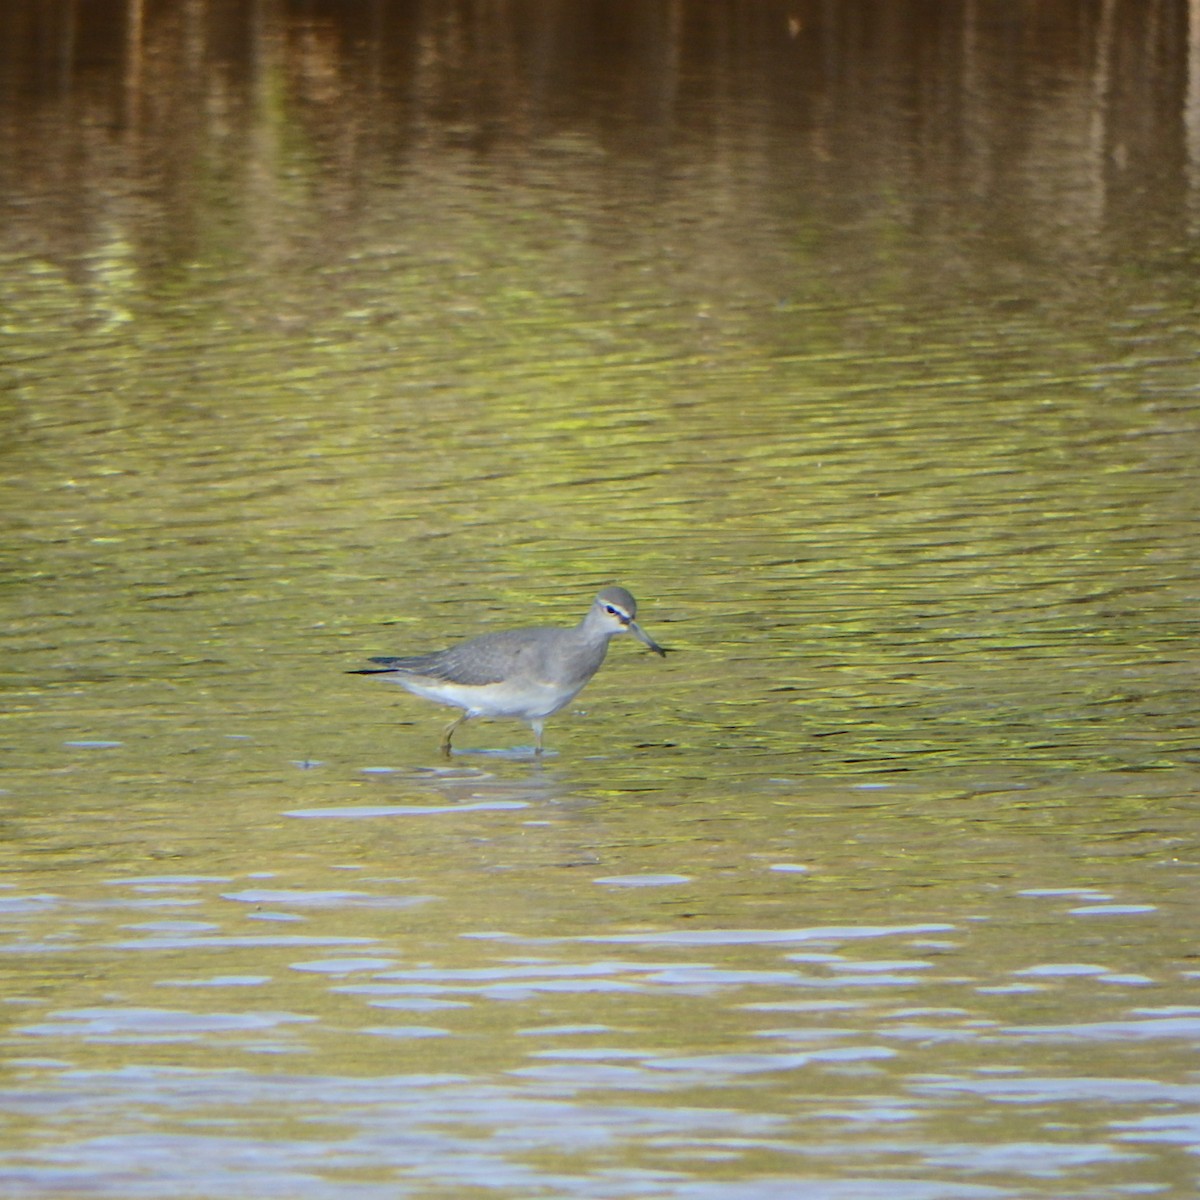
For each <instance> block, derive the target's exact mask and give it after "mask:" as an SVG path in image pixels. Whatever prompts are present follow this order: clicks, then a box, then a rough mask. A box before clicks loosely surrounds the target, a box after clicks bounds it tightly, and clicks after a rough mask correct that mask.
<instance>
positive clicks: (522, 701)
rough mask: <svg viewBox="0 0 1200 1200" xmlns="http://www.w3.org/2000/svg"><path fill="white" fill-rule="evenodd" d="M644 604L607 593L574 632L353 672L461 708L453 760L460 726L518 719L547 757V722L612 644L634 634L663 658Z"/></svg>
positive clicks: (521, 632) (526, 636)
mask: <svg viewBox="0 0 1200 1200" xmlns="http://www.w3.org/2000/svg"><path fill="white" fill-rule="evenodd" d="M636 615H637V601H636V600H635V599H634V598H633V596H632V595H630V593H629V592H627V591H626V590H625V589H624V588H623V587H617V586H615V585H614V586H611V587H606V588H603V589H602V590H601V591H600V592H599V593H598V594H597V596H596V598H595V600H593V601H592V606H591V608H589V609H588V611H587V613H586V614H585V615H584V618H583V620H582V621H580V622H579V624H578V625H575V626H573V627H571V628H566V629H564V628H560V627H548V626H533V627H530V628H525V629H506V630H501V631H499V632H496V633H484V634H481V635H480V636H479V637H473V638H468V639H467V640H466V641H465V642H459V643H457V644H456V645H453V646H451V647H449V648H448V649H446V650H435V651H434V652H433V653H431V654H416V655H411V656H408V657H401V658H371V659H368V661H369V662H372V663H375V664H377V665H376V666H373V667H365V668H361V669H359V670H355V671H350V672H348V673H349V674H351V675H383V676H386V677H387V678H389V679H390V680H392V681H394V682H395V683H398V684H399V685H400V686H401V687H402V688H406V689H407V690H408V691H410V692H412V693H413V694H414V695H416V696H421V697H422V698H424V699H426V700H433V701H435V702H436V703H438V704H446V705H449V706H451V707H453V708H461V709H462V710H463V711H462V715H461V716H459V717H456V718H455V719H454V720H453V721H451V722H450V724H449V725H447V726H446V727H445V729H444V730H443V731H442V741H441V751H442V753H443V754H444V755H446V756H447V757H449V756H450V753H451V747H450V742H451V739H452V738H453V736H454V732H455V730H456V729H458V727H459V726H460V725H462V724H464V723H465V722H467V721H469V720H470V719H471V718H472V717H516V718H518V719H520V720H522V721H525V722H527V723H528V724H529V726H530V728H531V729H532V730H533V736H534V753H535V754H537V755H540V754H541V753H542V749H543V748H542V728H543V726H544V725H545V723H546V718H547V717H551V716H553V715H554V714H555V713H556V712H558V711H559V710H560V709H562V708H565V707H566V706H567V705H568V704H570V703H571V701H572V700H574V699H575V697H576V696H578V695H579V693H580V692H581V691H582V690H583V688H584V686H585V685H586V684H587V682H588V681H589V680H590V679H591V678H592V676H593V675H595V674H596V672H597V671H598V670H599V669H600V664H601V663H603V662H604V656H605V654H606V653H607V652H608V643H609V642H610V641H611V640H612V639H613V638H614V637H617V636H618V635H620V634H623V633H631V634H633V636H634V637H635V638H637V639H638V640H639V641H640V642H642V643H643V644H644V645H646V646H648V647H649V648H650V649H651V650H652V651H653V652H654V653H655V654H657V655H659V656H660V657H662V658H665V657H666V654H667V651H666V650H665V649H664V648H663V647H662V646H660V645H659V644H658V643H657V642H656V641H655V640H654V639H653V638H652V637H650V635H649V634H648V633H646V631H645V630H644V629H642V627H641V626H640V625H639V624H638V623H637V622H636V621H635V620H634V617H635V616H636Z"/></svg>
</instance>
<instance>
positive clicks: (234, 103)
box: [0, 0, 1197, 286]
mask: <svg viewBox="0 0 1200 1200" xmlns="http://www.w3.org/2000/svg"><path fill="white" fill-rule="evenodd" d="M0 29H2V31H3V35H4V36H3V38H2V39H0V44H2V47H3V49H0V55H2V60H0V61H2V63H3V75H4V78H5V81H6V82H5V84H4V91H3V93H2V95H0V99H2V100H3V104H2V105H0V151H2V153H0V163H2V164H3V165H2V166H0V187H2V189H3V192H4V194H5V196H6V198H7V205H8V211H7V214H6V217H7V219H6V222H5V229H6V233H5V235H4V242H5V244H6V245H7V249H8V251H9V252H10V253H11V252H13V251H25V252H28V251H31V250H32V251H34V252H37V253H42V254H45V255H46V256H47V257H48V258H49V259H50V260H51V261H55V262H59V263H65V264H72V265H76V261H77V258H78V256H83V255H87V254H95V253H97V252H98V251H99V250H100V248H101V247H102V246H103V245H104V244H105V243H107V242H109V241H110V239H111V238H112V237H113V236H114V234H115V233H116V231H118V230H119V231H120V233H121V236H123V237H128V238H129V239H130V240H131V242H132V247H131V250H132V254H133V259H134V262H135V263H136V264H137V265H138V269H139V271H147V272H149V273H150V278H152V279H153V278H158V279H159V280H160V281H161V282H164V283H165V282H166V280H165V279H163V276H164V275H165V276H166V277H167V278H170V277H173V276H174V275H176V273H178V272H180V271H184V270H186V269H188V268H189V267H194V266H195V265H196V262H197V261H199V262H201V263H205V262H208V263H211V262H213V261H214V260H215V261H219V262H221V263H222V264H223V265H224V266H225V267H229V266H232V265H234V264H240V265H242V266H243V267H248V268H254V269H258V270H262V269H268V270H278V269H280V267H281V266H282V265H283V262H284V261H290V262H291V263H292V265H293V267H295V268H297V269H303V267H304V265H305V264H307V265H309V266H311V265H312V264H314V263H319V262H328V261H334V260H336V259H337V257H339V256H340V255H341V254H345V253H347V252H350V251H352V250H353V248H354V242H355V240H356V238H355V234H354V231H355V230H359V231H360V232H361V230H362V224H363V222H364V221H365V220H368V219H370V214H371V211H372V208H373V207H374V205H375V204H376V203H377V202H378V200H379V199H380V188H381V187H387V186H391V185H392V184H393V183H394V182H395V181H396V180H397V179H399V178H403V177H408V179H409V181H410V182H411V181H412V179H413V178H414V177H419V176H421V175H422V174H425V173H428V172H430V171H433V172H435V173H437V174H441V173H444V172H445V171H447V170H448V169H449V170H462V169H469V164H471V163H473V162H474V163H487V164H489V170H495V167H496V165H497V164H503V168H502V169H501V170H500V171H498V172H497V177H496V179H495V180H494V181H493V183H492V184H490V185H489V186H502V187H505V186H507V187H513V186H515V185H523V186H524V188H526V189H529V190H528V191H526V192H525V194H524V196H523V197H520V196H514V197H513V199H514V201H515V202H517V203H525V204H539V203H540V204H545V205H548V206H551V207H553V206H554V205H555V204H556V203H557V197H556V195H555V190H554V189H555V188H556V187H557V186H559V184H558V182H557V181H558V180H559V178H560V174H559V171H558V170H557V169H556V168H557V167H559V166H561V165H562V164H563V161H564V159H565V160H566V161H567V164H568V166H569V170H567V171H566V172H565V179H566V180H569V185H568V186H570V187H572V188H584V189H587V188H588V186H589V181H590V184H591V188H592V189H594V194H593V203H594V204H595V205H596V206H597V208H598V210H599V212H601V213H603V212H604V211H605V210H606V209H611V211H610V212H609V216H610V218H611V220H612V222H613V226H614V232H615V230H617V229H621V228H622V227H623V226H624V225H625V224H626V221H625V220H623V219H622V218H629V217H630V216H632V215H633V214H631V213H630V211H629V208H628V205H629V202H630V199H631V193H632V195H634V196H636V195H638V193H639V192H640V203H641V204H644V205H649V206H651V207H653V206H655V205H656V204H658V203H661V202H662V201H663V200H664V199H666V198H668V197H669V196H671V195H672V193H676V192H678V191H680V190H685V189H695V188H700V189H703V190H704V192H705V193H706V196H707V204H706V206H705V207H706V209H707V216H706V217H705V218H704V221H703V224H702V226H701V228H693V229H687V228H677V229H675V230H674V233H673V236H674V237H675V238H677V239H679V240H680V244H681V246H686V247H687V252H688V253H689V254H692V255H696V254H701V255H703V256H704V257H705V258H706V259H707V260H709V266H710V269H711V270H712V271H714V272H718V271H719V272H725V273H728V272H730V271H732V272H733V273H734V274H735V275H737V274H741V273H742V272H745V271H746V269H747V267H752V268H753V269H755V270H758V269H761V268H762V267H763V266H764V265H766V264H765V263H764V262H762V261H757V262H756V261H754V260H753V259H751V260H745V259H743V260H742V262H741V265H740V266H739V265H738V264H737V263H736V262H735V261H734V260H732V259H731V258H730V256H729V255H728V253H727V252H724V253H723V252H722V251H720V250H719V249H717V248H715V247H713V246H712V244H711V242H712V239H711V234H712V232H713V230H714V228H719V227H720V226H721V225H723V224H724V223H726V222H736V223H737V224H739V225H740V226H741V227H742V228H743V229H745V230H746V231H747V233H748V234H749V235H750V236H749V241H750V244H751V246H754V245H755V244H757V245H758V248H759V250H760V253H764V254H766V255H767V256H768V257H769V256H770V255H769V250H770V240H771V237H773V236H775V235H776V233H778V232H780V231H782V230H785V229H788V228H793V229H796V230H797V233H798V235H799V236H800V237H802V238H805V239H808V240H811V239H813V238H822V239H828V240H830V241H831V242H832V243H833V244H835V245H836V246H838V248H839V255H840V257H841V258H842V259H843V260H844V263H843V265H844V268H845V269H849V270H850V271H851V272H852V274H853V275H854V276H855V277H856V278H859V281H860V283H861V282H867V281H874V282H875V283H879V282H881V281H882V279H881V277H882V276H886V274H887V273H888V272H889V271H890V270H891V269H892V268H893V267H894V265H895V263H894V256H895V253H896V251H897V249H898V247H897V245H896V242H895V236H894V234H893V233H892V232H890V231H895V230H910V231H912V230H919V231H920V232H921V233H922V235H923V237H924V238H926V239H929V238H934V239H939V238H948V239H950V241H951V243H952V249H951V246H950V245H948V246H947V250H948V251H949V252H948V253H947V254H946V255H945V257H944V260H943V261H942V262H940V264H939V266H938V270H937V271H936V272H929V276H930V277H929V278H928V279H927V281H926V284H927V286H947V285H948V284H950V283H952V282H955V281H957V282H958V283H959V284H962V283H963V282H965V281H969V280H970V279H971V277H972V276H973V275H974V273H975V272H978V271H979V270H980V269H984V270H986V271H987V272H988V273H989V275H990V276H991V277H992V280H993V283H994V284H997V285H1001V286H1002V285H1003V284H1004V282H1005V277H1006V275H1011V271H1012V269H1013V266H1015V264H1017V263H1024V262H1028V261H1029V260H1030V259H1033V260H1036V261H1039V262H1040V264H1041V267H1042V270H1041V271H1040V272H1039V274H1040V275H1041V277H1042V281H1043V282H1047V281H1049V280H1055V281H1057V282H1058V283H1059V284H1060V285H1067V284H1069V280H1068V279H1067V278H1065V276H1066V275H1067V274H1068V273H1070V272H1074V271H1079V270H1085V271H1086V270H1088V269H1089V266H1090V268H1091V269H1094V268H1095V267H1097V266H1098V265H1100V264H1101V263H1102V262H1103V261H1104V260H1106V259H1113V260H1115V259H1117V258H1121V257H1124V256H1126V255H1130V254H1138V253H1144V252H1146V251H1147V250H1148V249H1149V248H1150V247H1151V246H1152V245H1153V243H1154V242H1156V241H1160V240H1161V239H1162V238H1163V237H1166V236H1169V234H1170V232H1171V230H1172V229H1174V230H1175V231H1176V232H1178V231H1179V230H1180V229H1181V228H1182V227H1183V226H1184V224H1185V223H1186V222H1187V221H1188V220H1189V219H1190V218H1191V217H1192V216H1193V215H1194V206H1195V197H1194V195H1193V194H1192V191H1191V182H1192V179H1193V176H1194V173H1195V163H1193V162H1191V161H1189V155H1190V154H1191V153H1192V152H1193V151H1194V146H1193V145H1192V144H1191V142H1190V141H1189V140H1188V138H1187V136H1186V134H1187V130H1188V129H1194V128H1195V127H1196V125H1197V114H1196V112H1195V109H1194V106H1195V103H1196V102H1195V96H1194V94H1193V91H1192V90H1190V89H1189V85H1188V80H1189V74H1188V71H1189V57H1188V53H1189V41H1188V37H1189V27H1188V13H1187V10H1186V8H1185V6H1184V5H1181V4H1178V3H1169V2H1167V0H1144V2H1139V3H1128V2H1117V0H1109V2H1106V3H1104V4H1094V3H1084V2H1082V0H1055V2H1053V3H1043V4H1037V5H1022V6H1014V5H1012V4H1009V3H1005V2H1003V0H986V2H982V3H971V4H938V5H929V4H924V3H891V4H886V5H880V4H875V3H869V2H867V0H861V2H847V3H841V4H836V5H830V4H820V3H816V2H815V0H813V2H808V3H806V2H804V0H794V2H792V3H773V2H769V3H763V4H757V5H753V6H750V7H746V6H735V5H729V6H725V5H710V4H698V3H685V2H682V0H674V2H670V3H652V4H642V3H628V2H627V3H613V2H611V0H605V2H603V3H561V2H541V3H506V4H498V5H492V6H489V7H488V9H487V12H486V14H484V13H481V12H480V11H478V10H476V9H473V8H471V7H470V6H467V5H438V6H414V5H407V4H389V3H385V2H382V0H379V2H375V3H370V4H362V5H350V6H342V5H321V4H316V5H313V4H306V5H303V6H293V5H287V4H277V5H274V4H273V5H267V4H263V5H241V4H233V3H217V2H213V3H206V2H202V0H190V2H189V3H184V4H165V3H153V2H151V3H143V2H141V0H139V2H137V3H122V4H116V3H99V2H98V3H90V4H86V5H76V4H68V3H54V4H47V5H36V6H30V5H26V4H20V3H5V4H3V5H0ZM614 162H616V163H619V164H621V170H620V172H619V174H618V175H617V176H616V177H615V178H614V175H613V171H612V167H613V163H614ZM455 163H457V165H452V164H455ZM614 185H615V187H614ZM755 227H758V228H759V234H758V235H755V234H754V232H753V230H754V228H755ZM658 235H659V236H660V237H662V236H668V235H667V234H666V232H665V231H663V230H659V231H658ZM704 235H708V236H704ZM347 239H349V240H347ZM706 243H707V249H706ZM744 248H745V247H743V249H744ZM935 281H936V282H935ZM976 282H978V281H976ZM1010 282H1011V278H1010Z"/></svg>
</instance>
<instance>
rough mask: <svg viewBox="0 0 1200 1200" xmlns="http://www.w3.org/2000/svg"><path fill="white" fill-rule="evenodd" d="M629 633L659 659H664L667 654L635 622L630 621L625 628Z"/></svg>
mask: <svg viewBox="0 0 1200 1200" xmlns="http://www.w3.org/2000/svg"><path fill="white" fill-rule="evenodd" d="M625 628H626V629H628V630H629V632H630V633H632V634H633V636H634V637H635V638H637V640H638V641H639V642H641V643H642V644H643V645H646V646H649V647H650V649H651V650H653V651H654V653H655V654H657V655H658V656H659V657H660V658H666V657H667V652H666V651H665V650H664V649H663V648H662V647H661V646H660V645H659V644H658V643H657V642H656V641H655V640H654V639H653V638H652V637H651V636H650V635H649V634H648V633H647V632H646V631H645V630H644V629H643V628H642V627H641V626H640V625H639V624H638V623H637V622H636V621H630V622H629V624H628V625H626V626H625Z"/></svg>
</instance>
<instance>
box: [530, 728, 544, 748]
mask: <svg viewBox="0 0 1200 1200" xmlns="http://www.w3.org/2000/svg"><path fill="white" fill-rule="evenodd" d="M529 724H530V725H531V726H532V727H533V752H534V754H541V752H542V724H543V723H542V722H541V721H530V722H529Z"/></svg>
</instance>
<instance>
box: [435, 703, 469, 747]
mask: <svg viewBox="0 0 1200 1200" xmlns="http://www.w3.org/2000/svg"><path fill="white" fill-rule="evenodd" d="M470 715H471V714H470V713H469V712H464V713H463V715H462V716H461V717H455V718H454V720H453V721H451V722H450V724H449V725H447V726H446V728H445V729H443V730H442V753H443V754H444V755H445V756H446V757H447V758H449V757H450V739H451V738H452V737H453V736H454V731H455V730H456V729H457V728H458V727H459V726H460V725H461V724H462V723H463V722H464V721H465V720H466V719H467V718H468V717H469V716H470Z"/></svg>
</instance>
